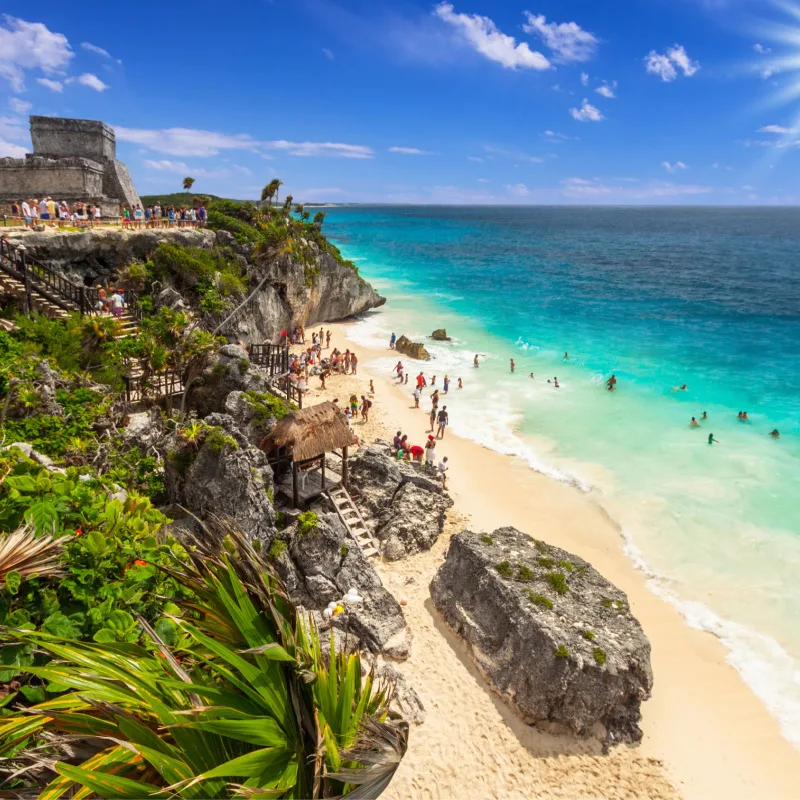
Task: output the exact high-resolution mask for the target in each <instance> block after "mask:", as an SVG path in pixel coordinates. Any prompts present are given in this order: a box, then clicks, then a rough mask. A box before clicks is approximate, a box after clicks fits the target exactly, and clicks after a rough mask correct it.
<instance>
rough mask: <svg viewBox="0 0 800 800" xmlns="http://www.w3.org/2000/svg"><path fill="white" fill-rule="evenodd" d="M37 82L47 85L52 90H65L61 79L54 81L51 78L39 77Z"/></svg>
mask: <svg viewBox="0 0 800 800" xmlns="http://www.w3.org/2000/svg"><path fill="white" fill-rule="evenodd" d="M36 83H39V84H41V85H42V86H45V87H47V88H48V89H49V90H50V91H51V92H63V91H64V84H63V83H61V81H54V80H51V79H50V78H37V79H36Z"/></svg>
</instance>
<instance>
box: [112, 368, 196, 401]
mask: <svg viewBox="0 0 800 800" xmlns="http://www.w3.org/2000/svg"><path fill="white" fill-rule="evenodd" d="M123 380H124V382H125V400H126V401H127V402H128V403H139V402H141V401H142V400H149V399H154V400H158V399H160V398H162V397H174V396H175V395H177V394H182V393H183V380H182V378H181V374H180V373H179V372H174V371H172V370H166V371H164V372H156V373H153V374H152V375H149V376H147V377H145V376H144V375H125V376H124V377H123Z"/></svg>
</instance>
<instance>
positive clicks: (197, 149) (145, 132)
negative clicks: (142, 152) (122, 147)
mask: <svg viewBox="0 0 800 800" xmlns="http://www.w3.org/2000/svg"><path fill="white" fill-rule="evenodd" d="M114 130H115V132H116V136H117V139H119V140H120V141H122V142H133V143H134V144H138V145H141V146H142V147H145V148H147V149H148V150H152V151H153V152H156V153H164V154H165V155H172V156H182V157H184V158H186V157H190V156H201V157H209V156H215V155H218V154H219V153H220V151H223V150H249V151H251V152H254V153H259V154H261V155H265V154H266V153H265V151H270V150H278V151H280V152H284V153H287V154H288V155H291V156H338V157H340V158H372V157H373V155H374V152H373V150H372V148H370V147H365V146H364V145H359V144H345V143H342V142H291V141H288V140H286V139H276V140H272V141H260V140H258V139H254V138H253V137H252V136H250V134H247V133H235V134H229V133H220V132H218V131H205V130H198V129H195V128H160V129H149V128H126V127H122V126H119V127H115V128H114Z"/></svg>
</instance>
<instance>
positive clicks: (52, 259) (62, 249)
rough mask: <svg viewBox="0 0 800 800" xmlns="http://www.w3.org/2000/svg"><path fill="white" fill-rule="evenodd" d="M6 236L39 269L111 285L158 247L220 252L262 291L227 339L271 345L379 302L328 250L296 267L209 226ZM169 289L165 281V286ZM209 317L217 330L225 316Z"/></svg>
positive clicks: (233, 322)
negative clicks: (295, 330)
mask: <svg viewBox="0 0 800 800" xmlns="http://www.w3.org/2000/svg"><path fill="white" fill-rule="evenodd" d="M9 239H11V240H12V241H15V242H18V243H24V244H25V246H26V247H27V249H28V257H29V259H30V260H31V261H33V262H35V263H38V264H43V265H44V266H47V267H50V268H51V269H54V270H55V271H57V272H59V273H61V274H63V275H65V276H66V277H69V278H71V279H72V280H74V281H76V282H81V283H84V284H86V285H87V286H91V285H94V284H95V283H103V284H107V283H109V282H112V283H115V282H117V281H118V280H119V279H120V277H121V276H122V274H123V273H124V270H125V268H126V267H127V266H128V265H129V264H131V263H134V262H137V261H138V262H141V261H145V260H147V258H149V257H150V256H151V255H152V253H153V252H154V251H155V250H156V249H157V248H158V246H159V244H161V243H162V242H168V243H170V244H175V245H182V246H184V247H199V248H203V249H208V250H210V249H212V248H215V247H216V248H222V249H224V250H225V252H227V253H229V254H230V255H231V256H232V257H234V258H236V259H237V260H238V261H239V262H240V263H241V264H242V266H243V268H244V270H245V271H246V273H247V275H248V282H249V285H250V288H249V292H251V293H252V291H253V289H254V288H255V287H256V286H258V287H260V288H259V289H258V291H257V292H255V293H254V294H253V295H252V297H251V298H250V300H249V301H248V302H247V304H246V305H245V306H244V307H243V308H242V309H241V311H240V312H238V313H237V314H236V316H235V317H234V318H233V319H232V320H231V321H230V322H228V323H227V324H225V325H224V326H223V328H222V329H221V333H223V334H224V335H226V336H227V337H228V338H229V339H230V340H232V341H242V342H244V343H246V344H247V343H250V342H264V341H276V340H277V338H278V337H279V336H280V334H281V331H283V330H284V329H286V328H292V327H295V326H297V325H304V326H312V325H316V324H319V323H324V322H333V321H335V320H340V319H345V318H346V317H350V316H353V315H356V314H361V313H363V312H364V311H367V310H369V309H371V308H376V307H377V306H380V305H382V304H383V303H384V302H385V298H383V297H381V296H380V295H379V294H378V293H377V292H376V291H375V290H374V289H373V288H372V287H371V286H370V285H369V284H368V283H367V282H366V281H365V280H363V278H361V277H360V276H359V275H358V273H357V272H356V271H355V270H353V269H351V268H349V267H348V266H346V265H344V264H342V263H340V262H339V261H337V260H336V259H335V258H334V257H333V256H331V255H330V254H328V253H324V252H321V251H320V250H319V248H317V247H316V245H314V244H313V243H310V244H309V252H310V253H311V254H312V255H311V259H310V261H308V262H307V263H299V262H298V261H296V260H294V259H292V258H291V257H290V256H289V255H286V254H284V255H279V256H277V257H275V258H273V259H269V258H263V257H261V258H257V257H255V256H254V255H253V249H252V246H251V245H241V244H238V243H237V242H236V241H235V239H234V238H233V237H232V236H231V235H230V234H229V233H226V232H225V231H218V232H217V233H216V234H215V233H214V232H213V231H211V230H207V229H202V230H201V229H182V228H171V229H149V230H148V229H143V230H137V231H109V230H89V231H85V232H82V233H74V232H57V231H50V230H47V231H43V232H32V231H28V232H18V233H14V234H10V235H9ZM168 286H169V278H167V281H166V282H165V286H164V287H163V288H167V287H168ZM229 311H230V310H228V311H225V312H222V313H220V314H218V315H216V316H215V317H210V318H209V320H208V323H209V327H216V325H217V324H219V323H221V322H223V320H224V319H225V318H226V317H227V316H228V314H229Z"/></svg>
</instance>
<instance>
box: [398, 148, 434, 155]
mask: <svg viewBox="0 0 800 800" xmlns="http://www.w3.org/2000/svg"><path fill="white" fill-rule="evenodd" d="M389 152H390V153H402V154H403V155H406V156H431V155H433V153H431V152H430V150H420V149H419V148H418V147H390V148H389Z"/></svg>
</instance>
